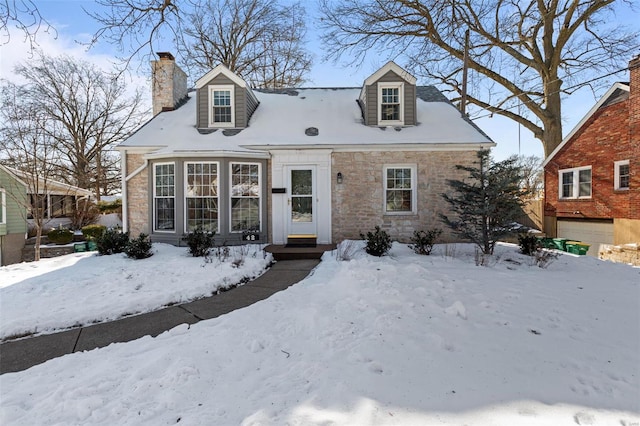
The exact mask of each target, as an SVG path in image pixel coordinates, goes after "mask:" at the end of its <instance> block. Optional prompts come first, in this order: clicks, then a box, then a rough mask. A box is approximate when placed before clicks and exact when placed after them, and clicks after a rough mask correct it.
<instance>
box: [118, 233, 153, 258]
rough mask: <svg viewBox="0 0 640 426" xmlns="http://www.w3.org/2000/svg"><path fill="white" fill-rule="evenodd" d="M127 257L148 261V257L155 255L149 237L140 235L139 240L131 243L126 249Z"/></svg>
mask: <svg viewBox="0 0 640 426" xmlns="http://www.w3.org/2000/svg"><path fill="white" fill-rule="evenodd" d="M124 252H125V254H126V255H127V257H130V258H131V259H146V258H147V257H151V256H152V255H153V253H152V252H151V240H150V239H149V236H148V235H146V234H140V235H139V236H138V238H134V239H132V240H131V241H129V244H127V247H125V249H124Z"/></svg>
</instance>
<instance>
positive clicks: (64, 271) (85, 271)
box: [0, 244, 273, 339]
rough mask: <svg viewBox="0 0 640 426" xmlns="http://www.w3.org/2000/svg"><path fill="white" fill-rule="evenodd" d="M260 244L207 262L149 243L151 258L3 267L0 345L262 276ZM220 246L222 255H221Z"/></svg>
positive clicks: (86, 256)
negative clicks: (12, 339) (2, 342)
mask: <svg viewBox="0 0 640 426" xmlns="http://www.w3.org/2000/svg"><path fill="white" fill-rule="evenodd" d="M262 247H263V246H261V245H256V244H254V245H247V246H244V247H242V248H240V247H228V249H229V253H228V256H216V255H215V252H213V253H212V256H211V259H210V261H209V262H207V261H205V260H204V258H202V257H200V258H195V257H192V256H190V255H189V254H188V252H187V249H186V248H185V247H181V248H180V247H174V246H172V245H169V244H154V245H153V252H154V255H153V256H151V257H150V258H148V259H144V260H133V259H129V258H127V257H126V256H125V255H124V254H116V255H111V256H98V254H97V253H96V252H93V253H76V254H72V255H67V256H61V257H56V258H52V259H43V260H41V261H39V262H32V263H20V264H17V265H11V266H6V267H2V268H0V339H4V338H7V337H11V336H20V335H24V334H31V333H35V334H45V333H51V332H55V331H60V330H61V329H65V328H69V327H73V326H77V325H87V324H92V323H96V322H101V321H108V320H114V319H118V318H120V317H122V316H123V315H131V314H138V313H142V312H150V311H154V310H157V309H160V308H162V307H163V306H166V305H168V304H174V303H182V302H187V301H190V300H194V299H197V298H200V297H204V296H211V294H212V293H214V292H215V291H216V290H218V289H220V288H222V287H229V286H231V285H234V284H238V283H240V282H241V281H243V280H247V279H252V278H255V277H257V276H259V275H261V274H262V273H263V272H264V270H265V269H266V267H267V266H268V264H269V263H270V262H272V261H273V257H272V256H271V254H270V253H265V252H264V251H263V250H262ZM223 249H224V248H222V249H221V250H223Z"/></svg>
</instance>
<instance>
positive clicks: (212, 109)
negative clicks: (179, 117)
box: [195, 65, 258, 129]
mask: <svg viewBox="0 0 640 426" xmlns="http://www.w3.org/2000/svg"><path fill="white" fill-rule="evenodd" d="M195 87H196V91H197V92H196V93H197V102H198V105H197V117H196V127H197V128H198V129H242V128H245V127H247V126H248V125H249V119H250V118H251V115H252V114H253V112H254V111H255V110H256V108H257V107H258V100H257V98H256V97H255V95H254V94H253V91H252V90H251V88H250V87H249V86H248V85H247V83H246V82H245V81H244V80H243V79H242V78H240V77H239V76H238V75H237V74H235V73H234V72H232V71H231V70H229V68H227V67H225V66H224V65H218V66H217V67H215V68H214V69H212V70H211V71H209V72H208V73H207V74H205V75H204V76H203V77H201V78H200V79H199V80H198V81H196V85H195Z"/></svg>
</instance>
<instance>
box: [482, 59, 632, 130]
mask: <svg viewBox="0 0 640 426" xmlns="http://www.w3.org/2000/svg"><path fill="white" fill-rule="evenodd" d="M627 70H628V68H621V69H619V70H616V71H613V72H610V73H608V74H605V75H601V76H599V77H595V78H592V79H591V80H587V81H584V82H582V83H579V84H575V85H573V86H569V87H567V88H565V89H562V90H557V91H555V92H551V93H548V94H547V95H553V94H556V93H561V92H567V91H570V90H571V89H577V88H580V87H583V86H585V85H587V84H589V83H593V82H594V81H598V80H602V79H603V78H607V77H611V76H612V75H615V74H619V73H621V72H623V71H624V72H626V71H627ZM556 81H557V80H556ZM532 102H534V100H530V101H525V102H519V103H517V104H515V105H513V106H510V107H508V108H501V109H502V110H503V111H510V110H513V109H514V108H520V106H526V105H527V104H529V103H532ZM494 114H499V113H498V112H495V113H493V112H491V113H489V114H485V115H480V116H477V117H473V118H471V119H472V120H477V119H480V118H485V117H491V116H493V115H494Z"/></svg>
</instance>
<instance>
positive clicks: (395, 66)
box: [364, 61, 417, 86]
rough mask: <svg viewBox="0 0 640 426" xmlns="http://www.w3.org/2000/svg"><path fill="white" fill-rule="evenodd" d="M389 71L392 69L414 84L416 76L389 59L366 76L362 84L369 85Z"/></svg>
mask: <svg viewBox="0 0 640 426" xmlns="http://www.w3.org/2000/svg"><path fill="white" fill-rule="evenodd" d="M389 71H393V72H394V73H396V74H397V75H399V76H400V77H402V78H403V79H405V80H406V81H407V82H409V83H410V84H416V81H417V80H416V78H415V77H414V76H412V75H411V74H409V72H408V71H407V70H405V69H404V68H402V67H400V66H399V65H398V64H396V63H395V62H393V61H389V62H387V63H386V64H384V66H383V67H382V68H380V69H379V70H378V71H376V72H374V73H373V74H371V75H370V76H369V77H367V79H366V80H365V81H364V85H365V86H369V85H371V84H373V83H375V82H376V81H378V80H379V79H380V77H382V76H383V75H385V74H386V73H388V72H389Z"/></svg>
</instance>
